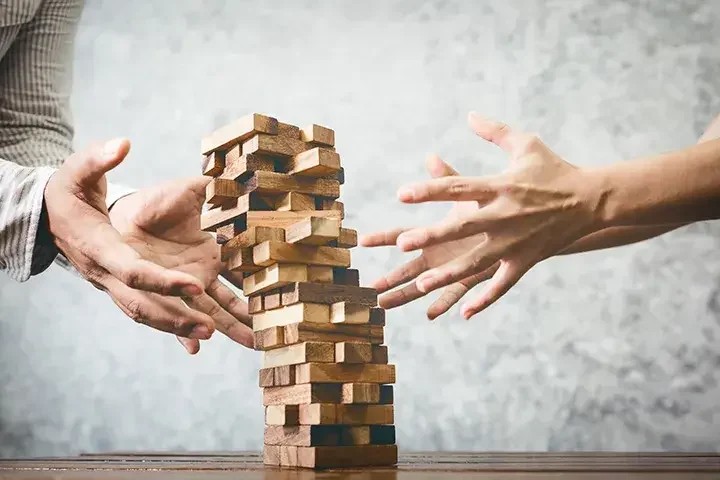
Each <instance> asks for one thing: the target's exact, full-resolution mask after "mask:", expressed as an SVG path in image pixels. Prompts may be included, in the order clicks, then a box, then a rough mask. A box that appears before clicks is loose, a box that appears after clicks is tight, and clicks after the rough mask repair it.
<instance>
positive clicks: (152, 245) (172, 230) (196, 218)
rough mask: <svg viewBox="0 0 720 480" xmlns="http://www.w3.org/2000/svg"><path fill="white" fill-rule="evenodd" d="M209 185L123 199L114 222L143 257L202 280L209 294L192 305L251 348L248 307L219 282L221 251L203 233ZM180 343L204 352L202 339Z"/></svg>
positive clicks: (162, 303)
mask: <svg viewBox="0 0 720 480" xmlns="http://www.w3.org/2000/svg"><path fill="white" fill-rule="evenodd" d="M208 181H209V179H208V178H206V177H192V178H188V179H182V180H176V181H172V182H168V183H165V184H162V185H159V186H156V187H151V188H146V189H143V190H140V191H138V192H136V193H134V194H132V195H129V196H127V197H124V198H122V199H120V200H119V201H118V202H117V203H116V204H115V206H114V207H113V208H112V209H111V211H110V220H111V223H112V225H113V227H115V228H116V229H117V230H118V231H119V232H120V234H121V235H122V236H123V239H124V240H125V241H126V242H127V243H128V244H129V245H130V246H131V247H132V248H133V249H135V250H136V251H137V252H138V253H139V254H140V255H141V256H142V257H143V258H145V259H147V260H149V261H151V262H153V263H155V264H158V265H161V266H163V267H166V268H169V269H173V270H178V271H182V272H185V273H189V274H191V275H193V276H194V277H196V278H197V279H199V280H200V281H201V282H202V284H203V286H204V288H205V292H204V293H203V294H202V295H200V296H198V297H193V298H187V299H185V302H186V304H187V306H188V307H190V308H192V309H194V310H197V311H200V312H203V313H205V314H207V315H209V316H210V317H212V318H213V320H214V322H215V327H216V329H217V330H220V331H221V332H222V333H224V334H225V335H227V336H228V337H230V338H231V339H233V340H235V341H236V342H238V343H241V344H243V345H245V346H248V347H252V332H251V330H250V329H249V328H248V326H247V325H249V321H250V320H249V316H248V312H247V304H246V303H245V302H243V301H241V300H240V299H239V298H237V296H236V295H235V294H234V293H233V292H232V291H231V290H230V289H229V288H228V287H226V286H225V285H224V284H223V283H222V282H221V281H220V280H219V278H218V275H219V274H220V273H221V268H222V263H221V262H220V248H219V246H218V245H217V243H216V242H215V239H214V238H213V236H212V235H211V234H209V233H206V232H203V231H201V230H200V215H201V213H202V205H203V201H204V199H205V186H206V185H207V183H208ZM146 295H148V297H151V299H152V301H153V303H154V304H155V306H156V308H158V309H163V308H165V309H167V308H171V307H172V308H177V307H178V305H180V304H182V301H181V300H179V299H173V298H169V297H162V296H160V295H157V294H150V293H148V294H146ZM178 338H179V339H180V341H181V342H182V343H183V345H184V346H185V348H186V349H187V350H188V351H189V352H190V353H196V352H197V350H198V349H199V342H198V340H190V339H185V338H180V337H178Z"/></svg>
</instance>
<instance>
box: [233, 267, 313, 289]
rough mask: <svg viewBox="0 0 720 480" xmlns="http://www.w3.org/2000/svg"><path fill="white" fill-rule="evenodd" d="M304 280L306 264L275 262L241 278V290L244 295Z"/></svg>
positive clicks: (305, 277)
mask: <svg viewBox="0 0 720 480" xmlns="http://www.w3.org/2000/svg"><path fill="white" fill-rule="evenodd" d="M305 280H307V265H301V264H292V263H282V264H279V263H276V264H275V265H271V266H269V267H266V268H264V269H262V270H260V271H258V272H256V273H253V274H252V275H250V276H249V277H246V278H245V279H244V280H243V292H244V293H245V295H252V294H254V293H263V292H266V291H268V290H272V289H273V288H278V287H282V286H284V285H288V284H291V283H294V282H304V281H305Z"/></svg>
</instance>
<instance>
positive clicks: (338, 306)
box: [330, 302, 370, 325]
mask: <svg viewBox="0 0 720 480" xmlns="http://www.w3.org/2000/svg"><path fill="white" fill-rule="evenodd" d="M330 321H331V322H332V323H352V324H356V325H357V324H364V323H368V322H369V321H370V307H367V306H365V305H356V304H354V303H349V302H338V303H333V304H332V305H331V306H330Z"/></svg>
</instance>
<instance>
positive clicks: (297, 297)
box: [281, 282, 377, 307]
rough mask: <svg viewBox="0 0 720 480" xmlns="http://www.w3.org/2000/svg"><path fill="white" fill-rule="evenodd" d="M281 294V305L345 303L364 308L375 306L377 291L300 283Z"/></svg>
mask: <svg viewBox="0 0 720 480" xmlns="http://www.w3.org/2000/svg"><path fill="white" fill-rule="evenodd" d="M281 292H282V302H283V305H292V304H294V303H298V302H308V303H326V304H333V303H339V302H347V303H352V304H355V305H363V306H366V307H374V306H375V305H377V290H375V289H374V288H366V287H353V286H350V285H330V284H317V283H308V282H301V283H294V284H291V285H287V286H284V287H283V288H282V289H281Z"/></svg>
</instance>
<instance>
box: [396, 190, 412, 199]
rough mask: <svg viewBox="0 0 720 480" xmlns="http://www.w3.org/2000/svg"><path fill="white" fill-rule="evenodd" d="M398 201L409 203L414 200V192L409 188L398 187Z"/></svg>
mask: <svg viewBox="0 0 720 480" xmlns="http://www.w3.org/2000/svg"><path fill="white" fill-rule="evenodd" d="M397 195H398V199H400V200H402V201H409V200H412V199H413V198H415V190H413V189H412V188H410V187H400V188H399V189H398V193H397Z"/></svg>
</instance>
